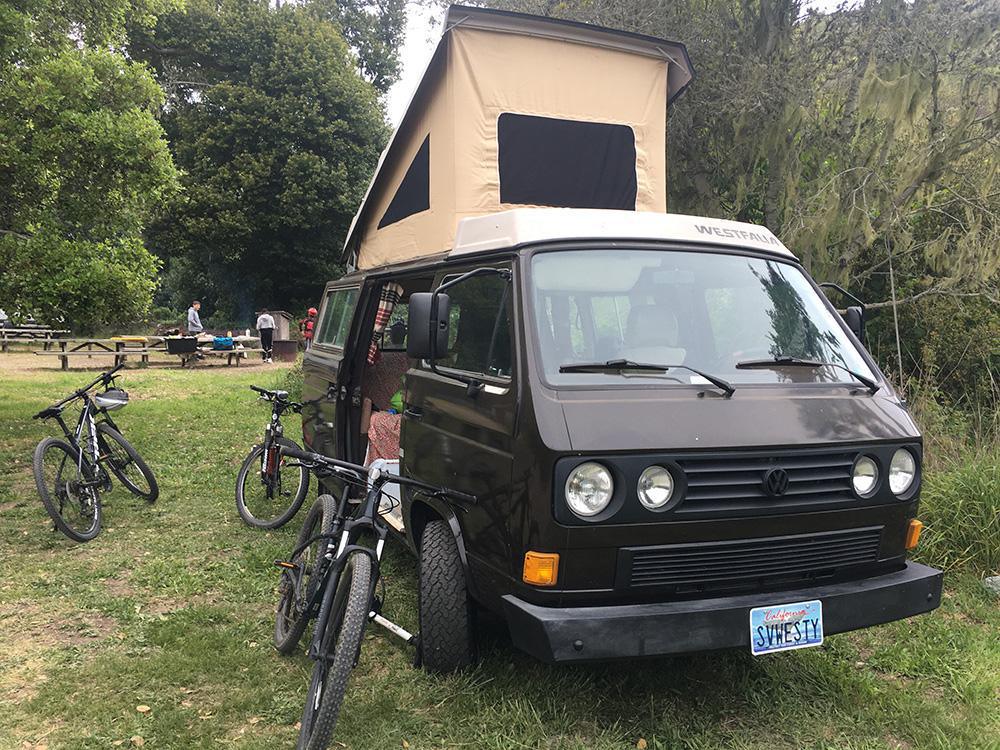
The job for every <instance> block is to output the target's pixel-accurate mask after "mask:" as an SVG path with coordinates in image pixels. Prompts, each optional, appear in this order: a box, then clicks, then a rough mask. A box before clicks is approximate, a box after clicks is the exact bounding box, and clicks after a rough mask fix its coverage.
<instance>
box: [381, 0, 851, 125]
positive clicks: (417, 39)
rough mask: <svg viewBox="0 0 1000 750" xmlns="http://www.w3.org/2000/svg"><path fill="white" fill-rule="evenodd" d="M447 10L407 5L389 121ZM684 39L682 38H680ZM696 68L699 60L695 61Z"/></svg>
mask: <svg viewBox="0 0 1000 750" xmlns="http://www.w3.org/2000/svg"><path fill="white" fill-rule="evenodd" d="M840 2H841V0H807V2H804V3H803V9H805V8H815V9H816V10H819V11H830V10H833V9H834V8H836V7H837V5H839V4H840ZM443 19H444V10H442V9H441V8H440V7H435V8H433V9H429V8H427V7H425V6H423V5H416V4H413V3H410V4H409V5H407V8H406V39H405V41H404V42H403V49H402V51H401V53H400V60H402V63H403V71H402V75H401V76H400V78H399V80H398V81H397V82H396V84H395V85H394V86H393V87H392V88H391V89H389V95H388V98H387V100H386V105H387V111H388V114H389V121H390V122H391V123H392V125H393V127H395V126H396V125H398V124H399V121H400V119H401V118H402V117H403V113H404V112H405V111H406V105H407V104H409V103H410V97H412V96H413V92H414V91H415V90H416V88H417V84H418V83H420V78H421V76H422V75H423V74H424V69H425V68H426V67H427V63H429V62H430V60H431V54H432V53H433V52H434V47H435V45H436V44H437V41H438V39H439V38H440V36H441V21H442V20H443ZM678 41H681V42H683V41H684V40H683V39H678ZM693 62H694V64H695V67H696V68H697V65H698V61H697V60H694V61H693Z"/></svg>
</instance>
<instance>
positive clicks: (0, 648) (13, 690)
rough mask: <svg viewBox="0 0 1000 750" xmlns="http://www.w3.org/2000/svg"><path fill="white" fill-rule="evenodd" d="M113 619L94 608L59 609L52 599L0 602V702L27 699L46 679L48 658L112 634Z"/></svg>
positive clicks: (115, 622) (17, 701)
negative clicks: (1, 633) (84, 609)
mask: <svg viewBox="0 0 1000 750" xmlns="http://www.w3.org/2000/svg"><path fill="white" fill-rule="evenodd" d="M117 628H118V623H117V621H116V620H114V619H112V618H110V617H107V616H105V615H102V614H99V613H97V612H89V611H80V610H76V611H73V610H68V609H66V610H60V609H57V608H56V607H54V606H53V604H52V603H51V602H48V603H43V602H30V601H25V600H19V601H15V602H10V603H6V604H3V605H0V632H3V633H4V638H3V639H2V640H0V702H7V701H9V702H10V703H12V704H14V705H16V704H19V703H22V702H24V701H26V700H30V699H31V698H33V697H34V696H35V694H36V693H37V687H38V685H39V684H40V683H41V682H44V681H45V679H46V675H45V671H46V667H47V666H48V663H49V661H50V660H51V659H52V658H53V657H54V656H55V655H56V654H57V652H59V651H60V650H63V649H72V648H80V647H85V646H88V645H90V644H93V643H97V642H99V641H101V640H103V639H105V638H108V637H110V636H112V635H113V634H114V633H115V632H116V631H117Z"/></svg>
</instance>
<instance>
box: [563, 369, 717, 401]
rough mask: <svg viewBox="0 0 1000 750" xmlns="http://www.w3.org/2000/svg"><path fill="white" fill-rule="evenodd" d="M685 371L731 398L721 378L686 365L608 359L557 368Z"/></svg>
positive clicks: (590, 370)
mask: <svg viewBox="0 0 1000 750" xmlns="http://www.w3.org/2000/svg"><path fill="white" fill-rule="evenodd" d="M675 369H680V370H687V371H688V372H693V373H694V374H695V375H700V376H701V377H703V378H705V380H707V381H708V382H709V383H711V384H712V385H714V386H715V387H716V388H718V389H719V390H721V391H725V393H726V398H729V397H730V396H732V395H733V394H734V393H735V392H736V389H735V388H733V386H732V385H731V384H730V383H729V382H728V381H725V380H723V379H722V378H719V377H716V376H715V375H709V374H708V373H707V372H702V371H701V370H696V369H695V368H693V367H689V366H688V365H655V364H650V363H647V362H633V361H632V360H630V359H609V360H607V361H605V362H576V363H571V364H565V365H560V366H559V372H604V371H611V372H624V371H625V370H642V371H647V372H666V371H667V370H675Z"/></svg>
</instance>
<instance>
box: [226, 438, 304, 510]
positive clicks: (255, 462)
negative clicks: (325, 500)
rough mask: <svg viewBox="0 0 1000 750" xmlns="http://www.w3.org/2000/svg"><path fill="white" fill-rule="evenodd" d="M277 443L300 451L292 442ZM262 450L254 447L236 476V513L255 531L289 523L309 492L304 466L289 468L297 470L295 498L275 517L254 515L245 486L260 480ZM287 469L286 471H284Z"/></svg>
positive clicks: (260, 447) (256, 446)
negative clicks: (248, 505) (297, 480)
mask: <svg viewBox="0 0 1000 750" xmlns="http://www.w3.org/2000/svg"><path fill="white" fill-rule="evenodd" d="M277 441H278V443H279V444H280V445H284V446H287V447H289V448H295V449H296V450H301V449H300V448H299V445H298V443H296V442H295V441H294V440H289V439H288V438H286V437H280V438H277ZM263 450H264V446H263V445H255V446H254V447H253V449H252V450H251V451H250V453H248V454H247V457H246V458H245V459H243V465H242V466H240V472H239V474H237V475H236V512H237V513H239V514H240V518H242V519H243V522H244V523H246V524H247V525H248V526H253V527H254V528H257V529H278V528H281V527H282V526H284V525H285V524H286V523H288V522H289V521H291V520H292V518H294V517H295V514H296V513H298V512H299V508H301V507H302V503H303V501H305V499H306V495H307V494H308V492H309V470H308V469H306V468H305V467H304V466H298V467H289V469H292V468H294V469H298V475H299V486H298V489H297V490H296V493H295V497H294V498H292V502H291V504H290V505H289V506H288V507H287V508H285V510H284V511H283V512H281V513H279V514H278V515H277V516H274V517H273V518H260V517H258V516H256V515H254V513H253V512H252V511H251V510H250V508H248V507H247V497H246V495H247V491H246V484H247V482H258V481H259V480H260V460H261V453H262V452H263ZM289 469H286V471H287V470H289Z"/></svg>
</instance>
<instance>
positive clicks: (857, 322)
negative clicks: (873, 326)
mask: <svg viewBox="0 0 1000 750" xmlns="http://www.w3.org/2000/svg"><path fill="white" fill-rule="evenodd" d="M820 287H822V288H823V289H833V290H834V291H837V292H840V293H841V294H842V295H844V296H845V297H846V298H847V299H849V300H850V301H851V302H856V303H857V304H856V305H851V306H850V307H848V308H847V309H845V310H844V311H843V312H842V313H841V314H840V316H841V317H842V318H843V319H844V322H845V323H847V327H848V328H850V329H851V333H853V334H854V335H855V336H857V337H858V341H860V342H861V344H862V345H865V303H864V302H862V301H861V300H859V299H858V298H857V297H855V296H854V295H853V294H851V293H850V292H849V291H847V290H846V289H844V287H842V286H840V285H839V284H834V283H833V282H832V281H827V282H824V283H822V284H820Z"/></svg>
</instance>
